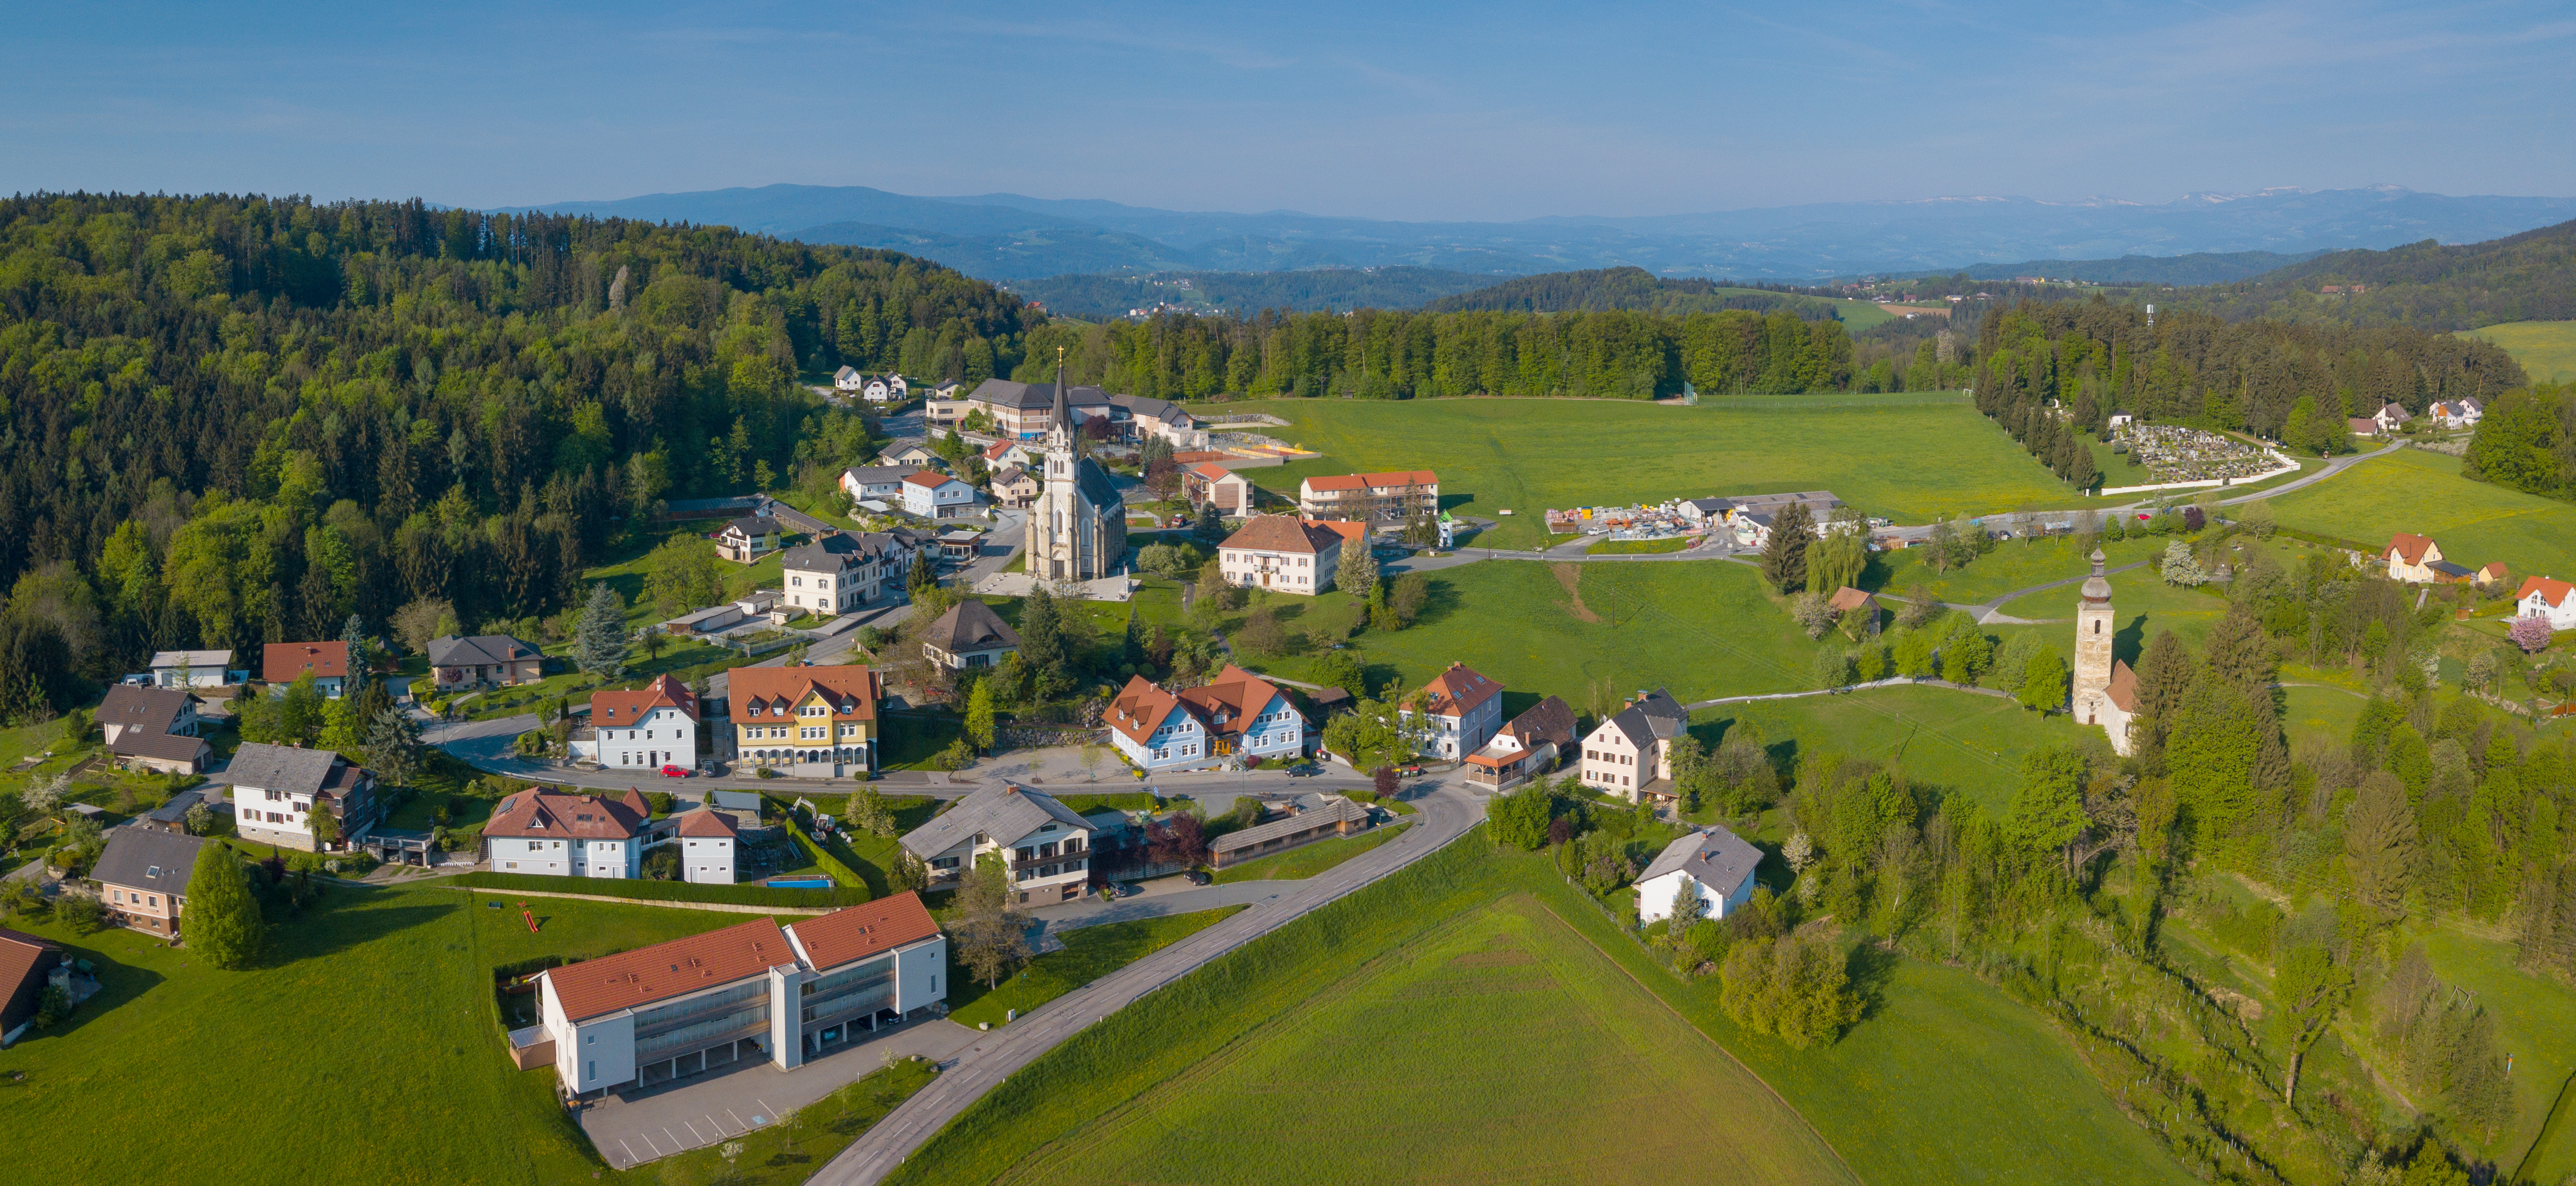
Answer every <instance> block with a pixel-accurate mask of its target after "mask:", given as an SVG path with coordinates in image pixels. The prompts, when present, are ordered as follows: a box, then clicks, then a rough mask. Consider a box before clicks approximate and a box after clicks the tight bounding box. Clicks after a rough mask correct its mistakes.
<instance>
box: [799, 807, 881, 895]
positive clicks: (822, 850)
mask: <svg viewBox="0 0 2576 1186" xmlns="http://www.w3.org/2000/svg"><path fill="white" fill-rule="evenodd" d="M784 818H785V820H786V822H787V832H788V834H789V835H792V836H794V837H796V843H798V844H800V845H803V846H804V848H805V851H806V852H807V853H808V854H811V855H812V856H813V858H814V867H815V868H817V869H821V870H822V871H823V872H825V873H828V874H830V875H831V877H832V880H834V881H837V882H840V883H841V884H842V885H845V886H857V887H858V892H859V900H860V901H862V902H864V901H866V900H867V893H868V888H867V887H868V879H867V878H864V877H861V876H859V871H858V870H856V869H853V868H851V867H850V866H849V865H848V864H847V863H845V862H843V861H842V860H841V858H839V857H836V856H833V855H832V850H831V849H829V848H826V847H824V846H823V845H822V843H821V842H820V841H817V840H815V839H814V837H813V836H811V835H809V834H807V833H806V831H805V825H803V824H800V823H797V822H796V813H795V812H793V811H790V812H787V813H785V816H784Z"/></svg>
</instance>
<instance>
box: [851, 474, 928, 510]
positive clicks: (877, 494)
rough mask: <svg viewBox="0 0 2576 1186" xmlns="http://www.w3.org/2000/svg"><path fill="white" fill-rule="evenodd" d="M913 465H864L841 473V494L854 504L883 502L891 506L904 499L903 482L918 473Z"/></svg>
mask: <svg viewBox="0 0 2576 1186" xmlns="http://www.w3.org/2000/svg"><path fill="white" fill-rule="evenodd" d="M919 469H920V467H919V466H911V465H862V466H852V467H851V468H849V469H845V470H842V471H841V492H842V493H844V494H847V495H849V496H850V501H852V502H882V503H885V504H887V505H889V506H891V505H893V504H894V503H896V502H898V501H901V500H902V498H903V480H904V479H905V478H908V477H911V476H912V475H913V474H914V473H916V472H918V471H919Z"/></svg>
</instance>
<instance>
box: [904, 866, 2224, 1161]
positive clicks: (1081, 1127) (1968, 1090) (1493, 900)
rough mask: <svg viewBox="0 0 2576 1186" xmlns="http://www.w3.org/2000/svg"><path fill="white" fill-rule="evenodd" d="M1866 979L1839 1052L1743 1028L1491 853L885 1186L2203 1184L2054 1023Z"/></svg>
mask: <svg viewBox="0 0 2576 1186" xmlns="http://www.w3.org/2000/svg"><path fill="white" fill-rule="evenodd" d="M1533 899H1534V900H1535V902H1534V903H1533V901H1532V900H1533ZM1568 930H1570V931H1571V932H1573V933H1574V936H1578V937H1579V938H1578V937H1569V936H1567V935H1566V934H1565V932H1566V931H1568ZM1586 941H1588V942H1586ZM1861 985H1862V987H1863V989H1864V991H1865V992H1866V994H1867V995H1868V997H1869V999H1870V1002H1871V1004H1870V1006H1869V1009H1868V1012H1867V1013H1866V1015H1865V1016H1864V1018H1863V1020H1862V1021H1861V1022H1860V1024H1859V1025H1858V1026H1857V1027H1855V1028H1854V1029H1853V1030H1852V1031H1850V1032H1849V1033H1846V1034H1845V1035H1844V1036H1843V1037H1842V1038H1841V1039H1840V1040H1839V1041H1838V1042H1836V1043H1834V1044H1833V1045H1831V1046H1827V1047H1822V1048H1818V1049H1811V1050H1806V1051H1797V1050H1792V1049H1789V1048H1788V1047H1786V1046H1785V1045H1782V1044H1781V1043H1779V1042H1777V1041H1776V1040H1773V1039H1769V1038H1764V1037H1760V1036H1757V1035H1753V1034H1749V1033H1746V1032H1744V1031H1741V1030H1739V1029H1737V1028H1736V1027H1735V1026H1733V1025H1732V1024H1731V1023H1730V1022H1728V1021H1727V1020H1726V1018H1725V1017H1724V1015H1723V1014H1722V1013H1721V1012H1720V1011H1719V1009H1718V1007H1717V997H1718V987H1717V984H1716V982H1715V981H1714V980H1713V979H1712V980H1700V981H1694V982H1684V981H1681V980H1679V979H1677V978H1675V977H1674V976H1673V975H1672V974H1671V973H1669V972H1667V971H1665V970H1664V969H1663V968H1662V967H1661V966H1660V965H1659V964H1657V963H1656V962H1655V961H1654V960H1653V959H1652V958H1651V957H1649V956H1648V955H1647V954H1646V953H1645V952H1644V951H1643V950H1642V949H1641V948H1639V947H1638V946H1637V945H1636V943H1635V941H1634V940H1632V939H1630V938H1628V937H1626V936H1624V935H1622V934H1621V933H1620V932H1619V931H1617V930H1616V928H1615V927H1614V926H1613V924H1611V923H1610V922H1609V921H1608V920H1607V919H1606V918H1604V917H1603V916H1602V915H1601V913H1600V912H1598V911H1597V910H1596V909H1594V907H1593V906H1592V905H1591V903H1590V902H1589V900H1588V899H1585V898H1583V897H1582V896H1580V894H1579V893H1578V892H1577V891H1575V890H1572V889H1570V888H1569V887H1567V886H1566V885H1565V883H1564V881H1563V880H1562V879H1561V878H1560V877H1559V876H1558V875H1557V873H1556V872H1555V869H1554V867H1553V866H1552V865H1551V864H1550V863H1549V862H1548V861H1547V860H1546V859H1545V858H1544V857H1537V856H1520V855H1501V854H1495V853H1492V852H1491V851H1490V850H1488V849H1486V848H1484V846H1482V845H1481V844H1477V843H1475V842H1474V841H1473V840H1472V838H1471V839H1470V840H1469V841H1462V842H1461V843H1460V844H1457V845H1453V846H1452V847H1450V848H1449V849H1447V850H1444V851H1443V852H1442V853H1440V854H1439V855H1437V856H1434V857H1432V858H1430V859H1428V860H1426V861H1425V862H1423V863H1421V864H1418V865H1416V866H1414V867H1412V868H1410V869H1408V870H1406V871H1405V872H1403V873H1400V874H1398V875H1396V876H1395V877H1392V878H1389V879H1387V880H1386V881H1384V882H1381V883H1379V884H1377V885H1375V886H1372V887H1370V888H1369V889H1367V890H1364V891H1362V892H1361V893H1359V894H1356V895H1353V896H1352V897H1351V898H1348V899H1345V900H1344V901H1342V902H1338V903H1335V904H1334V905H1332V906H1328V907H1326V908H1325V909H1323V910H1321V911H1318V912H1316V913H1315V914H1314V915H1311V916H1309V917H1308V918H1306V919H1303V920H1300V921H1299V922H1297V923H1294V924H1291V925H1290V926H1289V927H1287V928H1284V929H1283V930H1281V931H1280V932H1278V933H1277V934H1274V935H1272V936H1270V937H1268V938H1265V939H1263V940H1261V941H1258V942H1256V943H1254V944H1252V945H1250V946H1248V947H1247V948H1245V949H1244V950H1242V951H1238V952H1235V953H1233V954H1231V955H1228V956H1226V957H1224V958H1223V959H1220V960H1218V961H1215V962H1214V963H1212V964H1210V965H1209V966H1208V967H1207V968H1205V969H1202V970H1201V971H1200V972H1198V973H1195V974H1193V975H1192V976H1190V977H1187V978H1184V979H1183V980H1181V981H1178V982H1176V983H1174V984H1173V985H1171V986H1169V987H1168V988H1166V989H1164V990H1163V991H1161V992H1158V993H1156V994H1154V995H1153V996H1150V997H1147V998H1146V999H1144V1000H1142V1001H1140V1002H1138V1003H1137V1004H1136V1005H1134V1006H1131V1007H1130V1008H1128V1009H1127V1010H1124V1011H1122V1012H1121V1013H1119V1014H1118V1015H1116V1016H1113V1017H1111V1018H1110V1019H1109V1020H1108V1021H1107V1022H1106V1023H1105V1024H1103V1025H1100V1026H1095V1027H1093V1029H1091V1030H1089V1031H1086V1032H1085V1033H1084V1034H1082V1035H1079V1036H1077V1037H1076V1038H1074V1039H1073V1040H1072V1041H1071V1042H1068V1043H1066V1044H1065V1045H1064V1046H1061V1047H1058V1048H1057V1049H1056V1050H1055V1051H1052V1052H1050V1053H1049V1054H1048V1055H1046V1056H1045V1057H1043V1058H1041V1059H1040V1060H1039V1061H1038V1062H1037V1063H1036V1064H1034V1065H1032V1066H1031V1067H1030V1068H1028V1069H1027V1070H1025V1071H1023V1072H1021V1073H1020V1074H1019V1075H1017V1076H1014V1077H1013V1078H1012V1079H1011V1080H1010V1081H1008V1082H1006V1083H1004V1084H1003V1085H1002V1087H1001V1088H999V1089H998V1090H996V1091H995V1092H994V1093H992V1094H991V1095H988V1096H987V1097H985V1099H984V1100H983V1101H981V1102H979V1103H978V1104H977V1105H976V1106H975V1107H974V1108H972V1109H970V1110H969V1111H968V1112H967V1113H966V1114H965V1115H963V1116H961V1117H960V1118H959V1119H958V1120H956V1121H954V1122H952V1123H951V1124H950V1126H949V1127H948V1129H947V1130H946V1131H944V1132H943V1133H941V1134H940V1136H938V1137H937V1138H935V1139H934V1140H933V1141H932V1142H931V1143H930V1144H929V1145H927V1146H925V1147H924V1148H923V1149H922V1150H921V1151H920V1152H919V1153H917V1154H915V1155H914V1157H913V1158H912V1160H911V1161H910V1162H909V1163H908V1164H907V1165H905V1166H904V1167H903V1168H902V1169H901V1170H899V1171H897V1173H896V1175H895V1176H894V1177H893V1178H892V1179H890V1180H891V1181H895V1182H902V1183H934V1182H959V1183H966V1182H987V1181H993V1180H995V1179H996V1176H997V1175H1000V1176H1001V1177H1002V1178H1003V1179H1004V1180H1012V1181H1022V1180H1025V1181H1043V1180H1048V1175H1047V1173H1045V1172H1043V1171H1046V1170H1048V1169H1049V1168H1050V1167H1052V1168H1053V1169H1054V1170H1055V1172H1054V1174H1053V1177H1054V1179H1055V1180H1062V1179H1064V1178H1066V1177H1068V1176H1071V1177H1076V1178H1086V1179H1088V1180H1100V1179H1101V1178H1102V1175H1101V1174H1100V1173H1099V1172H1098V1171H1097V1169H1096V1168H1095V1169H1093V1170H1091V1171H1090V1172H1088V1173H1080V1172H1077V1173H1073V1174H1070V1175H1068V1174H1066V1173H1065V1172H1063V1170H1064V1168H1065V1167H1069V1166H1077V1165H1085V1166H1092V1167H1097V1166H1099V1165H1103V1164H1118V1165H1121V1166H1123V1167H1126V1172H1124V1173H1121V1174H1120V1175H1118V1177H1117V1178H1116V1180H1119V1181H1128V1182H1160V1181H1190V1182H1221V1181H1237V1180H1258V1181H1334V1180H1355V1181H1356V1180H1371V1179H1375V1180H1389V1181H1398V1182H1456V1181H1488V1180H1502V1181H1521V1182H1560V1181H1562V1182H1592V1181H1603V1180H1607V1181H1645V1180H1655V1181H1664V1180H1670V1179H1672V1178H1674V1177H1676V1176H1679V1177H1682V1178H1685V1179H1691V1180H1696V1179H1698V1178H1711V1179H1715V1180H1721V1181H1778V1180H1784V1179H1785V1180H1793V1181H1802V1180H1815V1179H1830V1180H1837V1181H1848V1180H1851V1177H1852V1176H1853V1175H1855V1174H1856V1175H1857V1177H1858V1178H1859V1179H1860V1180H1863V1181H1870V1182H1909V1183H1911V1182H1930V1183H2018V1182H2040V1181H2045V1182H2086V1183H2123V1184H2125V1183H2156V1184H2164V1183H2172V1184H2176V1186H2180V1184H2182V1183H2187V1182H2190V1181H2193V1180H2194V1179H2192V1178H2191V1177H2190V1176H2189V1175H2188V1174H2187V1173H2185V1172H2184V1171H2183V1170H2182V1168H2181V1167H2180V1166H2179V1165H2177V1164H2176V1163H2175V1162H2174V1161H2172V1160H2171V1159H2170V1158H2169V1157H2167V1156H2166V1155H2165V1154H2164V1153H2163V1151H2162V1150H2161V1149H2160V1148H2159V1147H2158V1146H2157V1145H2156V1144H2155V1142H2154V1140H2153V1139H2152V1138H2151V1137H2149V1136H2148V1134H2147V1133H2146V1132H2145V1131H2144V1130H2143V1129H2141V1128H2139V1127H2137V1126H2136V1125H2134V1124H2132V1123H2130V1122H2129V1121H2128V1120H2127V1119H2126V1118H2124V1117H2123V1116H2122V1115H2121V1114H2120V1113H2119V1111H2118V1110H2117V1108H2116V1107H2115V1106H2114V1105H2113V1103H2112V1102H2111V1100H2110V1099H2109V1098H2108V1097H2107V1096H2105V1095H2104V1094H2103V1091H2102V1089H2101V1088H2100V1087H2099V1086H2098V1085H2097V1084H2096V1083H2095V1082H2094V1081H2093V1079H2092V1077H2091V1075H2090V1073H2089V1072H2088V1071H2086V1069H2085V1068H2084V1065H2083V1064H2082V1062H2081V1061H2080V1059H2078V1058H2077V1056H2076V1055H2075V1053H2074V1051H2073V1049H2072V1048H2071V1047H2070V1046H2069V1045H2068V1044H2067V1043H2066V1042H2065V1040H2064V1039H2063V1038H2062V1037H2060V1036H2059V1035H2058V1033H2057V1032H2056V1031H2055V1030H2054V1029H2053V1028H2052V1027H2051V1026H2050V1024H2049V1023H2048V1022H2047V1020H2046V1019H2045V1018H2044V1017H2043V1015H2041V1014H2039V1013H2037V1012H2034V1011H2032V1010H2028V1009H2024V1008H2021V1007H2020V1006H2017V1005H2014V1004H2012V1003H2011V1002H2010V1001H2009V1000H2008V999H2007V998H2005V997H2004V995H2003V994H2002V993H2000V992H1997V991H1995V990H1994V989H1992V988H1989V987H1988V986H1986V985H1985V984H1983V983H1982V982H1980V981H1978V980H1976V979H1975V978H1974V977H1972V976H1969V975H1967V974H1966V973H1964V972H1958V971H1953V970H1949V969H1944V968H1938V967H1933V966H1930V965H1924V964H1920V963H1916V962H1912V961H1905V960H1889V959H1882V958H1876V957H1873V958H1872V959H1870V960H1868V961H1865V962H1864V965H1863V971H1862V972H1861ZM1636 988H1642V989H1644V990H1645V991H1644V992H1635V991H1633V990H1634V989H1636ZM1496 998H1500V999H1499V1000H1497V999H1496ZM1664 1009H1669V1010H1671V1011H1673V1012H1677V1013H1678V1014H1679V1015H1680V1016H1679V1018H1678V1019H1677V1020H1679V1021H1683V1022H1687V1023H1688V1024H1687V1025H1686V1026H1682V1025H1676V1024H1674V1021H1675V1020H1676V1019H1674V1018H1672V1017H1671V1016H1670V1014H1666V1013H1662V1012H1660V1010H1664ZM1571 1027H1580V1028H1578V1029H1573V1032H1574V1033H1576V1034H1579V1035H1580V1037H1581V1039H1582V1040H1581V1041H1580V1042H1567V1041H1564V1040H1563V1039H1562V1038H1561V1036H1560V1035H1562V1034H1563V1033H1565V1032H1567V1031H1568V1030H1569V1029H1570V1028H1571ZM1693 1031H1696V1032H1693ZM1710 1042H1714V1043H1715V1045H1713V1046H1712V1045H1708V1043H1710ZM1721 1047H1722V1049H1723V1053H1722V1054H1721V1053H1720V1049H1719V1048H1721ZM1605 1050H1606V1051H1614V1052H1615V1051H1625V1052H1626V1054H1625V1059H1624V1061H1623V1063H1622V1064H1621V1065H1618V1066H1616V1067H1615V1071H1614V1070H1613V1069H1609V1068H1605V1066H1604V1063H1605V1061H1606V1060H1605V1059H1604V1058H1603V1052H1604V1051H1605ZM1700 1050H1706V1051H1708V1052H1709V1054H1710V1056H1711V1057H1709V1058H1701V1057H1699V1056H1698V1055H1697V1053H1696V1052H1697V1051H1700ZM1725 1055H1731V1056H1732V1060H1726V1059H1725V1058H1724V1056H1725ZM1433 1067H1436V1068H1438V1070H1437V1071H1436V1072H1434V1071H1430V1070H1426V1069H1425V1068H1433ZM1747 1070H1749V1071H1751V1072H1752V1073H1753V1074H1754V1075H1757V1076H1759V1082H1756V1081H1755V1080H1753V1079H1751V1078H1750V1077H1746V1076H1744V1072H1745V1071H1747ZM1694 1080H1696V1081H1698V1082H1701V1083H1704V1084H1706V1086H1699V1087H1693V1086H1690V1084H1691V1083H1692V1082H1693V1081H1694ZM1764 1083H1767V1085H1768V1086H1769V1087H1770V1088H1772V1089H1775V1090H1776V1092H1777V1097H1774V1096H1773V1095H1771V1094H1770V1093H1767V1092H1763V1091H1761V1090H1760V1085H1761V1084H1764ZM1578 1084H1579V1085H1583V1086H1581V1087H1580V1088H1579V1089H1578V1088H1577V1086H1576V1085H1578ZM1677 1084H1678V1086H1677ZM1748 1085H1749V1089H1748ZM1781 1099H1785V1101H1786V1102H1787V1104H1788V1105H1789V1106H1790V1107H1792V1108H1794V1109H1796V1112H1797V1114H1796V1115H1794V1116H1793V1115H1790V1114H1788V1113H1786V1112H1785V1111H1783V1110H1781V1109H1780V1108H1779V1107H1778V1103H1777V1102H1776V1101H1777V1100H1781ZM1711 1100H1719V1101H1725V1102H1726V1106H1727V1107H1728V1108H1729V1109H1731V1112H1730V1113H1725V1114H1721V1115H1720V1116H1718V1117H1715V1118H1704V1117H1705V1116H1706V1113H1705V1109H1706V1107H1707V1105H1708V1103H1709V1101H1711ZM1560 1101H1561V1102H1560ZM1605 1104H1606V1105H1608V1106H1606V1107H1605V1106H1604V1105H1605ZM1800 1117H1803V1118H1804V1122H1803V1123H1801V1121H1800ZM1316 1118H1324V1119H1326V1120H1327V1122H1326V1123H1323V1124H1316V1123H1313V1122H1312V1121H1313V1120H1314V1119H1316ZM1665 1118H1675V1119H1674V1121H1673V1123H1669V1124H1666V1123H1659V1122H1658V1121H1660V1120H1663V1119H1665ZM1533 1119H1537V1120H1539V1121H1541V1122H1539V1123H1532V1121H1533ZM1810 1126H1812V1131H1810ZM1676 1135H1678V1136H1679V1137H1680V1138H1681V1139H1683V1140H1684V1141H1685V1142H1686V1144H1685V1145H1682V1146H1674V1148H1676V1149H1678V1150H1680V1152H1678V1153H1676V1154H1674V1155H1671V1156H1665V1157H1660V1158H1659V1157H1656V1156H1653V1153H1654V1152H1655V1151H1657V1150H1659V1149H1663V1148H1666V1147H1667V1146H1666V1143H1667V1142H1669V1141H1672V1140H1673V1139H1675V1136H1676ZM1817 1136H1821V1137H1822V1138H1823V1139H1824V1141H1826V1142H1828V1143H1829V1144H1830V1145H1831V1147H1832V1150H1833V1151H1834V1153H1836V1154H1838V1155H1839V1157H1838V1158H1836V1159H1833V1160H1828V1156H1830V1155H1814V1154H1812V1153H1811V1151H1812V1150H1814V1149H1815V1145H1814V1144H1813V1142H1814V1140H1815V1138H1816V1137H1817ZM1739 1141H1741V1142H1745V1144H1738V1143H1737V1142H1739ZM1748 1144H1749V1145H1750V1146H1751V1148H1752V1150H1753V1151H1752V1152H1749V1153H1744V1154H1739V1153H1737V1152H1736V1151H1737V1150H1739V1149H1744V1148H1746V1145H1748ZM1614 1147H1615V1148H1614ZM1605 1150H1612V1151H1610V1152H1605ZM1184 1152H1188V1153H1191V1154H1195V1157H1196V1160H1195V1161H1184V1160H1182V1154H1183V1153H1184ZM1640 1154H1644V1155H1643V1156H1640ZM1788 1155H1796V1156H1795V1159H1794V1160H1790V1159H1788ZM1676 1157H1687V1158H1688V1159H1689V1160H1688V1161H1687V1162H1681V1163H1679V1164H1684V1165H1687V1166H1689V1167H1692V1169H1693V1171H1696V1170H1698V1169H1699V1168H1701V1167H1705V1168H1706V1172H1704V1173H1700V1172H1680V1173H1678V1174H1677V1172H1676V1170H1675V1168H1674V1167H1675V1165H1676V1164H1677V1163H1676V1161H1675V1158H1676ZM1843 1163H1847V1164H1843ZM1506 1167H1507V1168H1506Z"/></svg>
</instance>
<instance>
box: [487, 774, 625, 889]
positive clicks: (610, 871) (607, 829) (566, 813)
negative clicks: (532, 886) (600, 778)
mask: <svg viewBox="0 0 2576 1186" xmlns="http://www.w3.org/2000/svg"><path fill="white" fill-rule="evenodd" d="M652 818H653V809H652V807H651V806H649V805H647V804H646V803H645V802H644V795H643V793H642V792H640V791H637V790H634V789H632V788H629V789H628V790H627V791H626V793H625V794H623V795H619V796H617V797H615V798H610V797H608V796H605V795H572V794H565V793H562V792H558V791H549V790H546V789H545V788H543V787H531V788H529V789H528V790H524V791H521V792H519V793H517V794H515V795H512V796H510V797H509V798H506V799H503V800H501V802H500V805H499V806H497V807H495V808H493V809H492V819H491V820H490V822H488V823H486V824H484V825H483V852H482V858H483V860H485V861H486V862H489V863H490V865H491V867H492V871H493V872H496V873H526V874H530V875H533V876H540V877H626V878H635V877H642V876H643V875H644V842H645V828H646V824H647V823H648V821H650V820H651V819H652Z"/></svg>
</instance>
